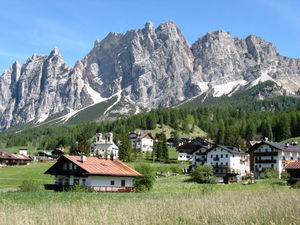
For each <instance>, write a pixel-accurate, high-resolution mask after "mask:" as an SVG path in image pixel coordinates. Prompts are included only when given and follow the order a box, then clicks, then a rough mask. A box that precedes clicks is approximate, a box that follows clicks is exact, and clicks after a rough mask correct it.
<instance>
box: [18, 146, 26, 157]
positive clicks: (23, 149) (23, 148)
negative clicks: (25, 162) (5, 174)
mask: <svg viewBox="0 0 300 225" xmlns="http://www.w3.org/2000/svg"><path fill="white" fill-rule="evenodd" d="M19 154H21V155H25V156H28V148H26V147H21V148H19Z"/></svg>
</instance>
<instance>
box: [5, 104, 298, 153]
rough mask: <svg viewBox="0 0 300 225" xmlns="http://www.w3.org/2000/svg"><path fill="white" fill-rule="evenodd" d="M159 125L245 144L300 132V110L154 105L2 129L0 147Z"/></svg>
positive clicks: (63, 143)
mask: <svg viewBox="0 0 300 225" xmlns="http://www.w3.org/2000/svg"><path fill="white" fill-rule="evenodd" d="M162 125H168V126H170V127H172V128H173V129H174V130H175V131H176V130H177V131H180V132H184V133H186V134H189V133H190V132H193V129H194V128H195V126H198V127H200V128H201V129H202V130H204V131H205V132H206V133H207V134H208V138H210V139H211V140H212V141H215V142H216V143H220V144H225V145H233V146H239V145H240V146H242V147H246V145H247V143H248V141H250V140H259V139H261V138H264V137H268V138H269V139H270V140H274V141H282V140H285V139H288V138H291V137H297V136H300V112H299V106H297V104H294V105H293V106H292V107H289V108H284V109H283V110H281V111H275V112H274V111H268V110H266V111H250V110H244V109H243V108H238V107H231V106H209V107H196V108H168V109H157V110H153V111H150V112H148V113H141V114H137V115H133V116H130V117H127V118H122V119H118V120H115V121H108V122H101V123H94V122H93V123H86V124H81V125H64V126H57V127H53V126H52V127H47V128H32V129H27V130H24V131H22V132H19V133H2V135H1V136H0V142H1V143H2V147H11V146H21V145H22V146H26V145H29V146H36V147H37V148H40V149H53V148H55V147H65V148H68V147H69V146H71V145H72V143H74V142H75V141H76V140H77V138H78V136H79V135H80V134H81V133H85V135H86V136H87V138H89V139H90V138H92V137H93V135H95V133H96V132H103V133H105V132H113V133H114V137H115V139H117V140H119V139H120V138H121V136H122V135H123V134H124V133H126V132H130V131H134V130H136V129H142V130H143V129H147V130H153V129H155V128H156V127H161V126H162Z"/></svg>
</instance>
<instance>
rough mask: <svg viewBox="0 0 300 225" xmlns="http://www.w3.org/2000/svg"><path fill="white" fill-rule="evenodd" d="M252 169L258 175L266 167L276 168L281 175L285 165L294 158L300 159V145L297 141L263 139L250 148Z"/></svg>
mask: <svg viewBox="0 0 300 225" xmlns="http://www.w3.org/2000/svg"><path fill="white" fill-rule="evenodd" d="M249 153H250V161H251V171H253V172H254V175H255V176H256V177H259V176H260V173H262V172H264V171H265V170H266V169H274V170H276V171H278V172H279V176H280V174H281V173H282V171H283V170H284V167H285V165H287V164H288V163H290V162H291V161H294V160H300V145H297V143H296V142H291V143H285V144H282V143H278V142H269V141H261V142H259V143H256V144H255V145H253V146H251V147H250V148H249Z"/></svg>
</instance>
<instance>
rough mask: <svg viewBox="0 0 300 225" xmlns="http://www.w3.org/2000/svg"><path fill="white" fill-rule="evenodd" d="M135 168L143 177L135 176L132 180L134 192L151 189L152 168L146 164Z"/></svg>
mask: <svg viewBox="0 0 300 225" xmlns="http://www.w3.org/2000/svg"><path fill="white" fill-rule="evenodd" d="M135 169H136V170H137V171H138V172H140V173H141V174H143V177H137V178H135V179H134V180H133V187H134V190H135V191H136V192H145V191H149V190H151V188H152V187H153V185H154V182H155V174H154V169H153V168H152V167H151V166H150V165H147V164H141V165H138V166H136V167H135Z"/></svg>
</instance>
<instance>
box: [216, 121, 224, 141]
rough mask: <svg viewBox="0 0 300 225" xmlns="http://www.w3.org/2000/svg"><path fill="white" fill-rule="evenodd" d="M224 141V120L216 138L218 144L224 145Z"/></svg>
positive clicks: (220, 123)
mask: <svg viewBox="0 0 300 225" xmlns="http://www.w3.org/2000/svg"><path fill="white" fill-rule="evenodd" d="M224 139H225V124H224V121H223V120H220V122H219V129H218V132H217V137H216V143H217V144H224Z"/></svg>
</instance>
